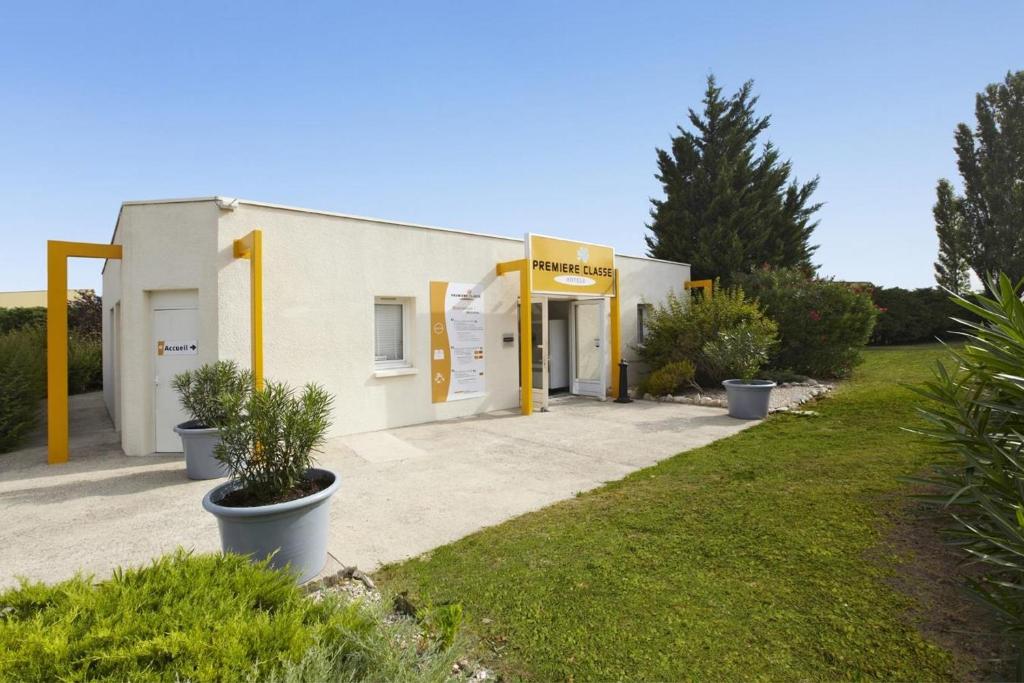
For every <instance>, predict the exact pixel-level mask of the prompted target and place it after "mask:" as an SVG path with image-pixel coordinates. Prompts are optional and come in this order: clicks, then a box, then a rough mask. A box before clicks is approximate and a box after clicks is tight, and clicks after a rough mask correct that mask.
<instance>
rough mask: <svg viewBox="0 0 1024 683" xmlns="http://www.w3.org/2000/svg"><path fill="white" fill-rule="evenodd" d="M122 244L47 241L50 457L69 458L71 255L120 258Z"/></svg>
mask: <svg viewBox="0 0 1024 683" xmlns="http://www.w3.org/2000/svg"><path fill="white" fill-rule="evenodd" d="M121 253H122V252H121V245H120V244H94V243H91V242H60V241H57V240H49V241H48V242H47V243H46V460H47V462H49V463H50V464H51V465H54V464H58V463H65V462H67V461H68V450H69V449H68V259H69V258H102V259H120V258H121Z"/></svg>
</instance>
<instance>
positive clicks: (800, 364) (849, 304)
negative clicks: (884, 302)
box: [737, 269, 877, 378]
mask: <svg viewBox="0 0 1024 683" xmlns="http://www.w3.org/2000/svg"><path fill="white" fill-rule="evenodd" d="M737 281H738V282H739V284H740V285H741V286H742V287H743V288H744V290H745V291H746V292H747V293H748V294H749V295H750V296H752V297H753V298H755V299H757V301H758V303H759V304H760V305H761V306H762V307H763V308H764V312H765V313H766V314H767V315H768V316H769V317H770V318H771V319H772V320H774V321H775V322H776V323H778V325H779V337H780V338H781V339H780V343H779V345H778V347H777V349H776V350H775V352H774V353H773V354H772V356H771V359H770V361H769V362H770V364H771V366H772V367H773V368H775V369H784V370H790V371H793V372H797V373H801V374H804V375H809V376H811V377H819V378H825V377H846V376H847V375H849V374H850V371H851V370H853V368H854V367H855V366H856V365H857V364H859V363H860V361H861V350H862V349H863V348H864V346H865V345H866V344H867V342H868V339H869V338H870V337H871V331H872V329H873V328H874V326H875V318H876V316H877V310H876V308H875V305H874V303H872V301H871V296H870V291H869V290H870V288H865V287H858V286H856V285H847V284H844V283H841V282H835V281H833V280H826V279H821V278H808V277H807V276H806V275H804V274H803V273H801V272H800V271H797V270H787V269H779V270H769V269H765V270H760V271H757V272H755V273H751V274H749V275H740V276H737Z"/></svg>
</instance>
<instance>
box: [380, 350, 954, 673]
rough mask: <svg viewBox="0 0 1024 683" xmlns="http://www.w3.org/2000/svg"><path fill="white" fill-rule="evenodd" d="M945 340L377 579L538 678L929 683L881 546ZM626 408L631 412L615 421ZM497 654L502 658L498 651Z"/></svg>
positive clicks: (950, 666)
mask: <svg viewBox="0 0 1024 683" xmlns="http://www.w3.org/2000/svg"><path fill="white" fill-rule="evenodd" d="M940 355H941V350H940V349H939V348H938V347H902V348H898V349H872V350H868V351H867V352H865V360H866V362H865V364H864V365H863V366H862V367H861V368H860V369H859V371H858V372H857V373H856V375H855V376H854V378H853V379H852V380H851V381H850V382H849V384H847V385H844V386H843V387H842V388H840V389H839V390H838V391H837V393H836V395H835V396H834V397H833V398H830V399H827V400H824V401H820V402H819V403H817V404H816V405H815V406H814V409H815V410H817V411H820V417H798V416H790V415H778V416H773V417H771V418H769V419H768V420H767V422H766V423H764V424H763V425H760V426H757V427H754V428H753V429H749V430H746V431H744V432H741V433H740V434H738V435H736V436H733V437H731V438H728V439H724V440H722V441H719V442H716V443H714V444H711V445H709V446H706V447H704V448H700V449H697V450H693V451H690V452H687V453H683V454H680V455H678V456H676V457H674V458H671V459H669V460H666V461H664V462H662V463H660V464H659V465H657V466H655V467H651V468H648V469H645V470H641V471H639V472H637V473H635V474H633V475H631V476H629V477H627V478H626V479H624V480H622V481H619V482H615V483H612V484H609V485H607V486H604V487H601V488H600V489H597V490H595V491H592V492H589V493H585V494H582V495H580V496H578V497H577V498H575V499H573V500H570V501H565V502H563V503H560V504H557V505H553V506H551V507H548V508H545V509H544V510H540V511H538V512H535V513H531V514H527V515H524V516H522V517H519V518H517V519H514V520H511V521H509V522H506V523H504V524H501V525H499V526H496V527H492V528H490V529H486V530H484V531H481V532H479V533H476V534H474V535H472V536H469V537H467V538H465V539H462V540H460V541H458V542H456V543H454V544H451V545H448V546H445V547H442V548H439V549H437V550H435V551H433V552H432V553H430V554H429V555H427V556H424V557H421V558H417V559H413V560H410V561H408V562H405V563H403V564H399V565H394V566H390V567H387V568H385V569H384V570H382V571H381V572H379V574H378V576H377V578H378V579H379V580H380V581H381V582H383V583H384V585H386V586H387V587H389V588H390V589H392V590H403V589H408V590H410V591H411V593H412V594H413V595H414V596H426V597H428V598H429V599H432V600H435V601H444V600H451V599H458V600H460V601H461V602H462V603H463V605H464V607H465V619H466V624H467V628H468V629H469V630H470V632H471V633H472V634H474V635H475V636H477V637H478V638H479V639H480V642H481V646H480V650H481V652H482V653H484V654H483V655H482V656H485V657H488V656H489V657H490V659H491V660H492V661H491V663H492V664H493V665H495V666H497V667H498V668H499V669H500V670H503V671H504V672H506V673H508V674H511V675H512V676H522V677H525V678H530V679H535V680H565V679H569V678H570V677H571V678H574V679H575V680H838V679H861V678H875V679H878V678H881V679H888V680H938V679H948V678H955V677H957V676H958V675H960V670H959V669H958V665H957V663H956V662H955V661H954V659H953V657H952V656H951V655H950V654H949V653H947V652H946V651H944V650H942V649H940V648H939V647H937V646H935V645H933V644H932V643H930V642H928V641H926V640H925V639H924V638H923V637H922V636H921V635H920V634H919V633H918V632H917V631H916V630H915V629H914V628H913V627H911V626H909V625H908V624H907V621H906V620H904V618H903V616H904V610H905V609H907V607H908V606H909V605H910V601H909V598H906V597H904V596H902V595H901V594H899V593H897V592H896V591H895V590H894V589H893V588H891V587H890V586H889V585H888V584H887V582H886V579H887V577H888V576H890V574H891V573H892V571H893V570H894V567H895V566H896V564H897V563H898V562H900V561H903V560H904V559H905V558H904V557H902V555H900V556H897V555H893V554H891V553H889V552H887V551H886V552H883V551H882V550H880V547H884V546H882V543H883V539H884V537H885V533H886V528H887V526H888V521H887V520H888V519H889V518H890V517H889V515H891V514H892V513H893V512H894V510H895V509H896V506H898V505H899V504H900V503H899V498H898V497H896V496H893V495H892V494H893V493H896V492H898V491H899V490H900V489H901V487H902V486H903V484H901V483H900V482H899V481H898V477H900V476H901V475H907V474H913V473H915V472H918V471H920V470H921V469H922V468H924V467H926V466H927V465H929V464H931V463H933V462H934V461H935V458H936V457H937V456H936V455H935V454H934V453H933V452H932V451H930V450H929V449H928V446H927V444H925V443H924V440H922V439H921V438H920V437H918V436H916V435H913V434H910V433H907V432H905V431H903V430H902V427H904V426H905V425H907V424H911V423H913V421H914V419H915V416H914V407H913V405H914V394H913V393H912V392H911V391H910V390H909V389H907V388H904V387H902V386H900V383H901V382H915V383H916V382H921V381H923V380H925V379H926V378H927V376H928V371H929V367H930V365H931V363H932V362H933V361H934V360H935V359H936V358H938V357H940ZM623 410H629V408H628V407H627V408H623ZM495 652H499V653H500V654H499V655H495V654H494V653H495Z"/></svg>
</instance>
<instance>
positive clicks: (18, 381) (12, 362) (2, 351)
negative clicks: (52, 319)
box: [0, 327, 46, 453]
mask: <svg viewBox="0 0 1024 683" xmlns="http://www.w3.org/2000/svg"><path fill="white" fill-rule="evenodd" d="M45 336H46V335H45V333H44V332H43V331H42V330H41V329H40V328H38V327H25V328H20V329H16V330H13V331H10V332H7V333H6V334H2V335H0V453H5V452H7V451H10V450H13V449H14V448H16V447H17V446H18V444H20V443H21V442H22V440H23V439H24V438H25V436H26V435H27V434H28V433H29V432H31V431H32V430H33V429H34V428H35V427H36V425H37V424H38V423H39V417H40V410H39V408H40V405H39V402H40V400H42V398H43V397H44V396H45V395H46V365H45V355H44V349H43V345H44V343H45Z"/></svg>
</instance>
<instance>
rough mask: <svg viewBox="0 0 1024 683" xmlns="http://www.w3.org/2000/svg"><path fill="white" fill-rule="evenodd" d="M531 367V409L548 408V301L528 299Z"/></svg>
mask: <svg viewBox="0 0 1024 683" xmlns="http://www.w3.org/2000/svg"><path fill="white" fill-rule="evenodd" d="M530 322H531V326H532V328H533V329H532V333H531V334H530V337H531V339H530V348H531V349H532V351H531V354H532V355H531V361H532V362H531V367H532V371H533V409H534V410H547V408H548V362H549V358H548V299H547V297H532V298H531V299H530Z"/></svg>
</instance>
